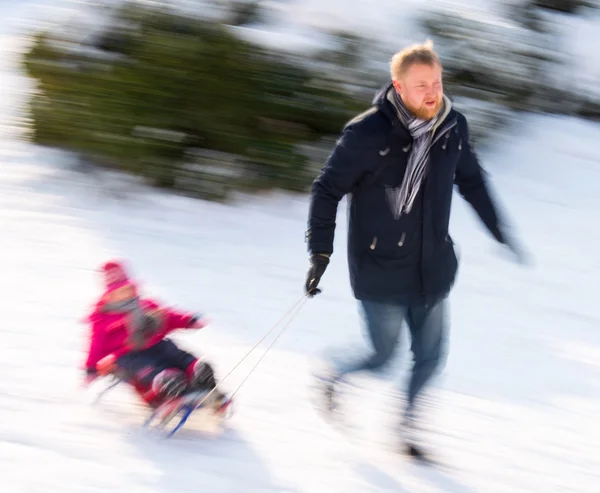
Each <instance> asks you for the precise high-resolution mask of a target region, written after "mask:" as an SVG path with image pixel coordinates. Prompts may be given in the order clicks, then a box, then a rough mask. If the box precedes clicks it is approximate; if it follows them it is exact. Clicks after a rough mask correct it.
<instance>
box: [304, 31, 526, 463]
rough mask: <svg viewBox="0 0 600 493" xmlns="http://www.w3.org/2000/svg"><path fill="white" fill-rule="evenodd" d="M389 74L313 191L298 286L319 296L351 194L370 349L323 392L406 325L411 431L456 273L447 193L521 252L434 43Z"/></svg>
mask: <svg viewBox="0 0 600 493" xmlns="http://www.w3.org/2000/svg"><path fill="white" fill-rule="evenodd" d="M391 78H392V83H391V84H389V85H388V86H387V87H385V88H384V90H383V91H382V92H380V94H379V95H378V96H376V98H375V100H374V105H373V107H372V108H371V109H369V110H367V111H366V112H364V113H363V114H361V115H359V116H357V117H356V118H354V119H353V120H351V121H350V122H349V123H348V124H347V125H346V126H345V128H344V130H343V133H342V135H341V138H340V139H339V140H338V142H337V145H336V147H335V149H334V150H333V152H332V154H331V155H330V157H329V159H328V162H327V164H326V166H325V167H324V168H323V170H322V173H321V175H320V176H319V177H318V178H317V179H316V180H315V182H314V184H313V189H312V200H311V204H310V212H309V221H308V228H309V229H308V232H307V242H308V249H309V252H310V254H311V255H310V258H311V267H310V270H309V272H308V276H307V280H306V286H305V289H306V292H307V294H308V295H309V296H314V295H315V294H318V293H319V292H320V290H319V289H318V287H317V286H318V285H319V281H320V279H321V276H322V275H323V273H324V271H325V269H326V267H327V265H328V263H329V259H330V256H331V254H332V253H333V239H334V230H335V220H336V213H337V207H338V203H339V201H340V200H341V199H342V197H344V196H345V195H346V194H351V200H350V207H349V231H348V261H349V270H350V282H351V286H352V289H353V292H354V296H355V298H357V300H358V301H359V305H360V308H361V311H362V313H363V316H364V321H365V324H366V329H367V332H368V334H369V336H370V339H371V343H372V345H373V349H374V351H373V353H372V354H370V355H368V356H367V357H365V358H364V359H362V360H360V361H348V362H345V363H341V364H338V365H332V366H333V371H332V374H331V375H328V376H327V378H326V379H325V382H326V383H325V385H324V389H323V393H324V397H325V399H326V407H327V408H328V409H329V410H333V409H334V408H335V405H336V400H335V396H336V392H335V391H336V388H337V383H338V382H340V381H341V380H342V378H343V377H344V376H346V375H348V374H349V373H352V372H356V371H361V370H370V371H373V370H378V369H381V368H382V367H383V366H384V365H385V364H386V363H388V361H389V360H390V358H391V356H392V355H393V353H394V351H395V348H396V345H397V342H398V338H399V335H400V330H401V328H402V325H403V323H404V321H406V322H407V324H408V328H409V330H410V336H411V341H412V342H411V351H412V352H413V355H414V366H413V369H412V376H411V380H410V384H409V388H408V395H407V409H406V413H405V416H404V423H403V424H404V425H405V431H406V432H409V431H410V430H414V429H415V419H416V413H415V408H416V403H417V398H418V397H419V395H420V393H421V390H422V389H423V387H424V386H425V384H426V383H427V382H428V381H429V379H430V378H431V377H432V375H433V374H434V372H435V370H437V369H438V368H439V366H440V362H441V359H442V350H443V347H442V342H443V339H444V335H445V334H444V332H445V330H446V326H445V303H446V298H447V296H448V294H449V292H450V290H451V287H452V285H453V284H454V281H455V276H456V272H457V267H458V261H457V257H456V255H455V252H454V246H453V242H452V239H451V238H450V235H449V234H448V224H449V219H450V205H451V200H452V191H453V185H455V184H456V185H457V186H458V190H459V192H460V194H461V195H462V196H463V197H464V198H465V199H466V200H467V201H468V202H469V203H470V204H471V206H472V207H473V208H474V209H475V211H476V212H477V214H478V216H479V217H480V218H481V220H482V221H483V223H484V225H485V226H486V227H487V229H488V230H489V231H490V233H491V234H492V235H493V237H494V238H495V239H496V240H497V241H498V242H500V243H502V244H504V245H507V246H508V247H509V248H510V250H511V251H512V252H513V253H515V254H516V255H517V256H518V257H520V253H519V250H517V249H516V248H515V247H514V246H513V243H512V242H511V241H509V238H508V237H507V235H506V232H505V231H504V230H503V228H502V226H501V223H500V221H499V215H498V212H497V210H496V207H495V206H494V203H493V202H492V199H491V198H490V194H489V191H488V187H487V185H486V180H485V173H484V171H483V170H482V168H481V167H480V165H479V163H478V160H477V157H476V155H475V153H474V151H473V150H472V149H471V146H470V142H469V130H468V127H467V121H466V119H465V117H464V116H463V115H462V114H461V113H459V112H458V111H456V110H455V109H453V108H452V103H451V101H450V100H449V99H448V98H447V97H446V96H445V95H444V92H443V86H442V65H441V63H440V60H439V58H438V56H437V55H436V53H435V52H434V51H433V45H432V43H431V42H426V43H425V44H422V45H413V46H410V47H408V48H406V49H405V50H403V51H401V52H399V53H397V54H396V55H394V57H393V58H392V60H391ZM407 434H408V433H407ZM407 443H408V446H409V451H410V452H411V453H412V454H415V453H417V452H418V447H417V445H416V443H413V442H412V441H408V442H407Z"/></svg>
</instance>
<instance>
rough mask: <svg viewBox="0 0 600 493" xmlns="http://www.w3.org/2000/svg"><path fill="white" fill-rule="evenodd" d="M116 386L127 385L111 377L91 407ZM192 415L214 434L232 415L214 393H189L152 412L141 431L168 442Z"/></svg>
mask: <svg viewBox="0 0 600 493" xmlns="http://www.w3.org/2000/svg"><path fill="white" fill-rule="evenodd" d="M120 384H124V385H129V384H128V383H127V382H126V381H125V380H123V379H121V378H119V377H117V376H115V375H112V380H111V381H110V382H109V383H108V385H107V386H106V387H105V388H104V389H103V390H102V391H100V392H99V393H98V394H97V395H96V398H95V399H94V403H96V402H98V401H99V400H100V399H101V398H102V397H103V396H104V395H105V394H106V393H107V392H109V391H110V390H112V389H114V388H115V387H116V386H117V385H120ZM195 414H201V415H202V417H203V424H204V425H209V429H211V431H217V430H219V429H220V428H221V427H222V425H223V423H224V421H225V420H227V419H229V418H230V417H231V416H232V414H233V411H232V399H231V397H229V396H226V395H223V394H221V393H219V392H216V391H215V392H213V391H208V390H201V391H194V392H189V393H187V394H184V395H182V396H180V397H175V398H173V399H169V400H168V401H166V402H164V403H163V404H161V405H159V406H158V407H156V408H155V409H152V410H151V413H150V416H148V418H147V419H146V420H145V421H144V423H143V425H142V428H143V429H145V430H147V431H149V432H151V433H152V434H154V435H158V436H160V437H162V438H171V437H172V436H174V435H175V434H176V433H177V432H179V431H180V430H181V429H182V428H183V426H184V425H185V424H186V422H187V421H188V420H189V419H190V417H192V415H195ZM210 425H212V426H210Z"/></svg>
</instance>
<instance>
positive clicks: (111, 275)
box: [104, 267, 125, 286]
mask: <svg viewBox="0 0 600 493" xmlns="http://www.w3.org/2000/svg"><path fill="white" fill-rule="evenodd" d="M124 280H125V274H124V273H123V270H122V269H120V268H119V267H111V268H110V269H107V270H106V271H105V272H104V282H105V284H106V285H107V286H110V285H112V284H115V283H117V282H121V281H124Z"/></svg>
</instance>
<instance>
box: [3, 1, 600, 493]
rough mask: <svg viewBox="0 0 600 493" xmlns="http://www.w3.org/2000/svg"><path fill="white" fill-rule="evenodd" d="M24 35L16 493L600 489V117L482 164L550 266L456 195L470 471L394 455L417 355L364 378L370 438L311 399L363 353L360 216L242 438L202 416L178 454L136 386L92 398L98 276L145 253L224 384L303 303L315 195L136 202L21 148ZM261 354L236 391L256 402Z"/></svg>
mask: <svg viewBox="0 0 600 493" xmlns="http://www.w3.org/2000/svg"><path fill="white" fill-rule="evenodd" d="M38 3H39V2H38ZM48 4H50V2H48ZM21 5H23V6H25V3H23V4H21ZM55 5H56V4H55ZM0 9H2V12H4V11H6V12H8V10H9V3H8V2H5V5H2V6H0ZM23 9H25V7H23ZM11 12H13V13H14V11H11ZM28 12H29V14H31V13H32V11H31V10H30V11H28ZM29 14H28V15H29ZM19 15H24V14H23V12H21V13H20V14H19ZM10 17H11V16H10V15H7V16H3V19H8V18H10ZM15 17H16V15H15ZM8 25H9V23H8V22H7V23H5V24H3V27H2V36H1V41H2V43H1V44H0V50H2V56H1V57H0V83H1V84H2V89H3V91H2V98H1V99H0V112H1V114H2V115H3V117H2V124H3V125H2V126H0V138H2V141H1V142H0V231H1V239H0V273H1V275H0V294H1V297H0V300H2V301H0V307H1V309H2V315H3V316H2V321H1V322H0V477H1V480H0V484H1V485H2V486H1V488H0V489H1V490H2V491H3V492H7V493H52V492H60V493H68V492H74V493H84V492H101V493H102V492H110V493H116V492H127V493H167V492H169V493H170V492H174V493H178V492H186V491H203V490H209V491H211V492H219V493H221V492H223V493H229V492H231V493H237V492H241V491H244V492H249V493H254V492H264V493H270V492H293V493H309V492H310V493H314V492H332V493H342V492H343V493H352V492H371V491H373V492H375V491H381V492H388V491H389V492H406V493H409V492H410V493H412V492H425V493H426V492H461V493H475V492H478V493H479V492H482V493H495V492H502V493H508V492H510V493H517V492H526V493H531V492H538V491H545V492H550V491H556V492H559V491H560V492H579V493H585V492H590V493H591V492H597V491H598V486H597V485H598V481H599V480H600V457H599V456H598V453H597V450H598V443H600V428H599V427H598V426H597V423H598V419H597V416H598V415H599V413H600V398H599V395H600V385H599V384H600V330H598V327H599V326H600V320H599V317H598V315H597V312H596V309H594V308H593V306H594V304H595V301H596V298H597V293H600V275H599V274H600V260H598V259H599V257H598V254H597V252H598V251H599V250H600V235H598V234H597V232H596V231H595V228H594V226H595V224H596V223H597V220H596V219H594V218H596V217H597V215H598V213H599V212H600V196H599V195H598V192H597V190H598V183H600V156H599V155H598V151H597V142H598V141H599V140H600V125H597V124H596V125H595V124H590V123H585V122H581V121H578V120H573V119H569V118H558V117H541V116H531V117H529V118H528V119H527V120H525V121H523V122H522V124H521V126H520V127H519V128H514V129H512V130H511V133H506V134H504V135H502V136H499V138H498V140H497V141H496V143H495V147H494V148H490V149H487V150H486V153H485V154H484V155H482V160H483V161H484V163H485V165H486V168H488V169H489V170H490V171H491V173H492V177H493V180H494V185H495V190H496V191H497V195H498V196H499V197H500V198H501V201H502V203H503V204H505V205H506V208H507V210H508V211H509V213H510V216H511V218H512V219H513V220H514V222H515V223H516V224H517V225H518V231H519V234H520V237H521V238H522V239H523V241H524V242H525V243H526V245H527V246H528V248H529V250H530V251H531V252H532V253H533V255H534V264H533V265H532V266H531V267H529V268H523V267H520V266H518V265H516V264H514V263H513V262H511V260H510V258H507V257H506V256H504V255H502V251H501V250H499V249H498V248H497V247H496V246H495V245H494V244H493V243H492V241H491V239H490V238H489V236H487V235H486V233H485V232H484V231H483V229H482V228H481V226H480V225H479V223H478V222H477V220H476V219H475V218H474V216H473V214H472V212H471V210H470V209H469V208H468V207H467V206H466V205H465V204H464V202H463V201H462V200H461V199H460V198H459V197H458V196H457V197H456V199H455V207H454V215H453V219H452V234H453V237H454V238H455V240H456V241H457V242H458V244H459V248H460V254H461V271H460V277H459V281H458V283H457V286H456V289H455V291H454V293H453V296H452V314H451V315H452V332H451V340H450V353H449V361H448V366H447V369H446V371H445V373H444V376H443V378H441V379H440V380H439V381H438V384H437V391H436V393H437V395H438V397H439V402H438V403H437V405H436V407H435V409H434V410H433V415H432V423H431V428H432V430H433V433H432V435H431V437H430V440H431V442H432V444H434V446H435V449H436V450H438V451H439V453H440V454H441V455H442V457H443V458H444V459H445V460H446V461H447V462H448V463H449V464H450V465H451V466H452V468H451V470H450V472H436V471H428V470H425V469H421V468H418V467H416V466H414V465H411V464H409V463H407V462H405V461H403V460H401V459H400V458H398V457H397V456H395V455H393V454H392V453H391V452H390V451H389V450H388V448H389V446H390V445H391V443H392V442H391V440H392V438H393V437H392V436H391V434H390V426H392V424H393V419H394V408H393V407H392V406H393V402H394V401H393V400H392V397H391V395H392V392H391V391H392V389H393V388H394V384H395V383H396V382H395V381H399V382H402V381H403V379H404V377H405V373H404V370H405V367H406V364H407V358H406V353H405V352H404V351H403V352H402V353H401V354H400V355H399V356H400V357H401V359H400V362H399V367H398V370H399V371H398V373H396V375H395V376H394V377H393V378H392V377H389V378H387V379H383V380H376V379H369V378H361V379H357V382H358V383H360V384H361V387H360V388H359V390H357V392H358V395H359V396H360V397H361V398H360V399H359V398H356V397H353V398H352V400H351V402H352V404H353V405H355V406H356V407H355V408H354V409H353V412H355V413H356V414H355V416H354V419H353V421H355V422H359V423H360V422H361V421H362V423H361V428H360V429H359V430H357V431H356V433H355V435H353V436H354V437H355V440H354V441H348V440H347V439H346V438H344V437H342V436H341V435H340V434H339V433H338V432H336V431H335V430H333V429H332V428H330V427H329V426H328V425H327V424H325V423H324V422H323V421H322V420H321V418H320V416H319V415H318V414H317V412H316V411H315V410H314V408H313V406H312V405H311V402H310V400H309V399H310V389H309V384H310V371H311V368H312V366H313V364H314V362H315V360H316V359H317V358H318V356H319V355H320V354H321V352H322V351H324V350H326V349H327V348H328V347H329V346H335V345H338V344H340V345H348V344H349V345H353V346H354V347H360V346H362V345H364V342H363V340H362V337H361V334H360V326H359V322H358V317H357V315H356V306H355V303H354V301H353V299H352V297H351V294H350V291H349V288H348V283H347V274H346V261H345V256H344V245H345V241H344V240H345V238H344V215H345V208H344V206H343V205H342V206H341V207H340V226H339V230H338V234H337V239H336V241H337V253H336V254H335V256H334V261H333V262H332V265H331V266H330V269H329V270H328V272H327V273H326V277H325V278H324V280H323V287H324V290H325V291H324V293H323V294H322V295H321V296H320V297H317V298H315V299H313V300H311V301H309V302H308V303H307V304H306V305H305V306H304V309H303V311H301V312H300V314H299V315H298V317H297V318H296V319H295V320H294V321H293V322H292V324H291V325H290V326H289V328H288V329H287V331H286V332H285V333H284V335H283V336H282V338H281V339H280V340H279V341H278V343H277V345H276V346H275V348H274V349H273V350H272V352H270V353H269V354H268V355H267V357H265V359H264V360H263V363H262V364H261V365H260V366H259V367H258V368H257V370H256V371H255V373H254V374H253V375H252V377H251V378H250V379H249V380H248V381H247V383H246V384H245V385H244V386H243V387H242V388H241V390H240V392H239V393H238V395H237V397H238V405H237V414H236V416H235V417H234V419H233V420H232V421H231V423H230V427H229V429H228V430H227V431H226V432H225V434H224V435H222V436H221V437H218V438H212V439H206V438H204V437H203V436H201V435H199V434H198V433H197V432H195V431H194V424H193V422H192V423H190V426H189V427H188V428H187V429H186V430H185V431H184V432H182V434H181V435H180V437H179V438H176V439H174V440H173V441H169V442H159V441H156V440H153V439H151V438H149V437H147V436H144V434H143V433H141V432H140V430H139V424H140V423H141V421H142V419H143V416H144V415H143V412H142V410H141V409H140V408H139V407H138V406H137V404H136V401H135V399H134V398H133V397H132V396H131V395H130V394H129V393H128V392H127V390H126V389H117V390H115V391H114V392H113V393H112V394H109V395H108V396H107V397H106V399H105V401H104V402H103V403H102V404H100V405H98V406H91V405H90V404H89V400H88V395H87V394H86V393H85V392H84V391H83V390H82V388H81V386H80V384H81V378H82V375H81V372H80V370H79V368H80V365H81V362H82V357H83V356H82V350H83V348H84V345H85V333H84V329H83V327H82V326H81V325H80V324H79V319H80V317H81V316H82V314H83V313H84V312H85V310H86V309H87V308H88V304H89V303H90V301H91V300H92V299H93V298H94V296H95V295H96V294H97V293H98V289H99V286H98V283H97V281H98V280H97V279H96V273H95V269H96V267H97V265H98V264H99V263H100V262H101V261H103V260H105V259H106V258H107V257H109V256H113V255H118V256H121V257H125V258H126V259H128V260H129V261H130V264H131V267H132V268H133V269H134V272H135V273H136V274H137V275H138V276H139V277H140V278H141V279H142V281H143V282H144V287H145V289H146V290H147V292H148V293H150V294H153V295H158V296H160V297H161V298H162V299H164V300H166V301H168V302H170V303H175V304H177V305H179V306H181V307H186V308H190V309H197V310H202V311H205V312H206V313H207V314H208V315H209V316H210V317H211V318H212V319H213V320H214V324H213V326H212V327H210V328H207V329H205V330H204V331H201V332H196V333H192V334H185V335H181V336H178V340H179V341H180V342H181V343H182V344H185V345H186V346H187V347H189V348H191V349H193V350H195V351H199V352H204V353H206V354H207V355H208V357H209V358H211V359H212V360H213V361H214V362H215V363H216V365H217V368H218V370H219V372H220V373H221V374H223V373H226V372H227V371H228V370H229V369H230V368H231V367H232V366H233V365H234V364H235V363H236V362H237V361H238V360H239V358H240V357H241V356H242V355H243V354H245V352H246V351H248V350H249V348H250V347H252V345H253V344H254V343H255V342H256V341H257V340H258V339H260V337H262V335H263V334H264V332H265V331H266V330H267V329H269V328H270V327H271V325H272V324H273V323H274V322H275V321H277V319H279V318H280V316H281V315H283V313H284V312H285V311H286V310H287V309H288V308H289V307H290V306H291V305H292V304H293V303H295V302H296V301H297V300H298V299H299V298H300V297H301V295H302V285H303V282H304V275H305V271H306V268H307V259H306V252H305V244H304V242H303V238H304V230H305V224H306V214H307V200H306V198H305V197H297V196H296V197H290V196H274V197H267V198H242V199H240V201H239V202H238V203H237V204H234V205H218V204H213V203H206V202H201V201H193V200H189V199H185V198H180V197H173V196H169V195H167V194H161V193H158V192H155V191H152V192H150V191H148V190H142V189H137V190H133V192H132V193H131V194H128V196H127V197H126V198H118V197H115V196H111V195H110V194H108V193H106V190H107V189H108V186H106V182H105V181H103V180H100V179H98V178H94V177H90V176H87V175H83V174H78V173H77V172H74V171H71V170H69V168H68V166H67V164H68V159H67V158H66V157H65V156H62V155H60V154H59V153H56V152H52V151H49V150H47V149H39V148H36V147H33V146H30V145H27V144H24V143H21V142H18V141H16V140H15V139H14V137H15V133H14V129H13V128H12V127H10V125H9V123H10V121H11V118H12V116H14V115H16V114H17V111H18V108H19V104H20V103H21V102H22V100H23V99H22V98H23V95H24V91H25V90H26V89H28V88H29V87H30V84H29V83H28V81H27V80H25V79H24V78H23V77H21V76H20V75H19V74H18V73H17V71H16V60H15V58H14V54H13V51H14V49H16V48H18V46H19V44H20V43H21V42H22V40H21V39H20V38H18V37H15V36H14V31H11V30H10V29H9V28H8V27H7V26H8ZM271 340H272V338H270V339H268V340H267V341H266V344H268V343H269V342H270V341H271ZM260 355H261V351H259V352H258V354H256V355H254V356H252V357H251V358H249V360H248V361H247V363H246V364H243V365H242V366H241V367H240V368H239V369H238V370H237V371H236V372H235V373H234V374H233V375H232V376H231V378H230V379H228V380H227V382H228V383H227V385H226V386H227V387H230V388H235V387H236V385H237V384H238V383H239V382H241V380H242V379H243V378H244V377H245V375H246V372H247V370H248V369H249V368H250V367H251V366H252V365H253V364H254V362H255V361H256V359H257V357H259V356H260ZM394 380H395V381H394ZM385 404H390V406H386V405H385ZM368 420H370V421H369V422H368V423H367V421H368Z"/></svg>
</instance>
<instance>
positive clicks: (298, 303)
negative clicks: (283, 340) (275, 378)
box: [196, 294, 308, 407]
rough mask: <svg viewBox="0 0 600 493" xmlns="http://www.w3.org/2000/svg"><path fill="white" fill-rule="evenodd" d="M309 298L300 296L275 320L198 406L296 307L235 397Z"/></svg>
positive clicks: (244, 380)
mask: <svg viewBox="0 0 600 493" xmlns="http://www.w3.org/2000/svg"><path fill="white" fill-rule="evenodd" d="M307 300H308V296H307V295H305V294H304V295H302V298H300V299H299V300H298V301H296V302H295V303H294V304H293V305H292V306H291V308H290V309H289V310H288V311H287V312H285V313H284V314H283V316H282V317H281V318H280V319H279V320H277V322H275V323H274V324H273V325H272V327H271V328H270V329H269V330H268V331H267V332H266V333H265V335H264V336H262V337H261V338H260V340H259V341H258V342H257V343H256V344H255V345H254V346H252V348H251V349H250V350H249V351H248V352H247V353H246V354H245V356H244V357H243V358H242V359H241V360H240V361H238V363H237V364H236V365H235V366H234V367H233V368H232V369H231V370H230V371H229V373H227V374H226V375H225V376H224V377H223V378H221V379H220V380H219V382H218V383H217V384H216V385H215V386H214V387H213V389H212V390H211V391H210V392H209V393H208V394H206V395H205V396H204V397H203V398H202V400H201V401H200V402H199V403H198V404H196V405H197V406H198V407H200V406H201V405H202V404H203V403H204V401H205V400H206V399H208V398H209V397H210V396H211V395H212V393H213V392H215V391H216V390H217V389H218V388H219V386H220V385H221V384H222V383H223V381H225V379H226V378H227V377H228V376H230V375H231V374H232V373H233V372H234V371H235V369H236V368H237V367H238V366H240V365H241V364H242V362H243V361H244V360H245V359H246V358H247V357H248V356H250V354H252V352H253V351H254V350H255V349H256V348H257V347H258V346H259V345H260V343H261V342H263V341H264V340H265V339H266V338H267V337H268V336H269V334H271V332H273V331H274V330H275V329H276V328H277V327H278V326H279V324H280V323H281V322H282V321H283V320H285V318H286V317H287V316H288V315H289V314H290V313H292V311H294V309H296V312H295V313H294V314H293V315H292V316H291V317H290V319H289V320H288V321H287V323H286V324H285V325H284V326H283V327H282V328H281V330H280V332H279V334H277V336H276V337H275V339H273V342H272V343H271V344H270V345H269V346H268V347H267V349H266V350H265V352H264V353H263V355H262V356H261V357H260V358H259V360H258V361H257V362H256V363H255V364H254V366H253V367H252V368H251V369H250V371H249V372H248V375H246V377H245V378H244V379H243V380H242V383H240V384H239V385H238V387H237V388H236V389H235V391H234V392H233V393H232V394H231V396H230V398H233V396H234V395H235V394H236V393H237V392H238V391H239V390H240V388H241V387H242V385H244V383H245V382H246V380H248V378H249V377H250V375H251V374H252V373H253V372H254V370H255V369H256V367H257V366H258V365H259V364H260V362H261V361H262V359H263V358H264V357H265V356H266V355H267V353H268V352H269V351H270V349H271V348H272V347H273V345H274V344H275V343H276V342H277V340H278V339H279V338H280V337H281V335H282V334H283V332H284V331H285V329H286V328H287V327H288V326H289V325H290V323H291V322H292V320H294V318H296V316H297V315H298V313H300V309H301V308H302V307H303V306H304V303H306V301H307Z"/></svg>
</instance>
